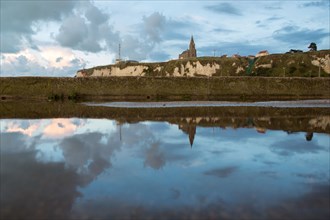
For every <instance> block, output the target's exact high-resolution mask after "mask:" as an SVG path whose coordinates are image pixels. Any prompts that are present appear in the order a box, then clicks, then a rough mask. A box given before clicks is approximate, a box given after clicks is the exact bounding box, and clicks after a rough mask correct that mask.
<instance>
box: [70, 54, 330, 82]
mask: <svg viewBox="0 0 330 220" xmlns="http://www.w3.org/2000/svg"><path fill="white" fill-rule="evenodd" d="M76 76H78V77H86V76H147V77H150V76H152V77H164V76H169V77H171V76H176V77H186V76H196V77H197V76H268V77H317V76H323V77H327V76H330V50H322V51H313V52H305V53H287V54H271V55H268V56H261V57H240V56H236V57H198V58H189V59H179V60H170V61H168V62H159V63H136V62H120V63H117V64H115V65H107V66H98V67H93V68H90V69H83V70H79V71H78V72H77V75H76Z"/></svg>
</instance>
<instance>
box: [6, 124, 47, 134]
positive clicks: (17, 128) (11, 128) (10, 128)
mask: <svg viewBox="0 0 330 220" xmlns="http://www.w3.org/2000/svg"><path fill="white" fill-rule="evenodd" d="M39 126H40V124H39V123H36V124H30V123H29V126H28V127H27V128H24V127H23V126H21V125H19V124H18V123H15V122H9V123H8V125H7V129H6V130H5V131H6V132H20V133H22V134H25V135H27V136H29V137H31V136H32V135H33V134H34V133H35V132H36V131H37V129H38V128H39Z"/></svg>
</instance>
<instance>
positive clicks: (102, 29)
mask: <svg viewBox="0 0 330 220" xmlns="http://www.w3.org/2000/svg"><path fill="white" fill-rule="evenodd" d="M86 7H87V8H86V9H85V11H84V12H83V13H82V14H75V15H71V16H70V17H67V18H66V19H64V20H63V22H62V25H61V27H60V29H59V33H58V34H57V35H56V37H55V39H56V40H57V41H58V42H59V43H60V44H61V45H62V46H65V47H69V48H72V49H76V50H81V51H86V52H93V53H96V52H99V51H101V50H107V49H108V50H110V51H116V50H117V45H118V43H119V38H120V37H119V34H118V33H117V32H115V31H114V30H113V28H112V27H111V26H110V25H109V19H110V17H109V15H108V14H106V13H104V12H102V11H101V10H100V9H98V8H97V7H95V6H94V5H92V4H86ZM83 15H84V16H83ZM84 17H85V18H86V19H85V18H84ZM102 41H104V42H106V45H101V42H102Z"/></svg>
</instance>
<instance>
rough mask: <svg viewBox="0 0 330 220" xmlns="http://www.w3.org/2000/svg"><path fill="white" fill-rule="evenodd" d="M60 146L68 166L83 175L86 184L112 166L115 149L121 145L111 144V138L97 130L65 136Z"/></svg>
mask: <svg viewBox="0 0 330 220" xmlns="http://www.w3.org/2000/svg"><path fill="white" fill-rule="evenodd" d="M104 137H105V140H106V142H105V143H104V141H103V138H104ZM59 146H60V147H61V149H62V151H63V156H64V159H65V164H66V166H68V167H70V168H71V169H74V170H76V172H77V173H79V174H80V175H82V176H83V177H84V178H85V184H88V183H90V182H91V181H92V180H93V179H95V178H96V177H97V176H98V175H99V174H101V173H102V172H103V171H104V170H105V169H107V168H110V167H111V166H112V163H111V157H112V155H113V154H114V151H115V150H119V149H120V145H113V144H111V138H110V139H109V137H108V136H106V135H104V134H102V133H96V132H93V133H85V134H77V135H74V136H72V137H68V138H65V139H64V140H63V141H62V142H61V143H60V145H59Z"/></svg>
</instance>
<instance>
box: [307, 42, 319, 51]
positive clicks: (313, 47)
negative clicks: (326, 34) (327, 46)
mask: <svg viewBox="0 0 330 220" xmlns="http://www.w3.org/2000/svg"><path fill="white" fill-rule="evenodd" d="M308 48H310V50H309V51H317V46H316V43H314V42H312V43H311V44H310V45H309V47H308Z"/></svg>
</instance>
